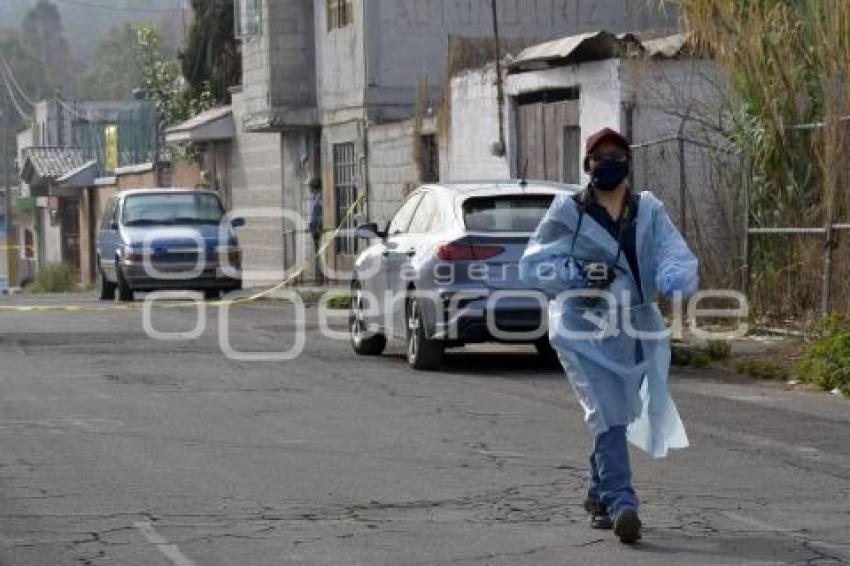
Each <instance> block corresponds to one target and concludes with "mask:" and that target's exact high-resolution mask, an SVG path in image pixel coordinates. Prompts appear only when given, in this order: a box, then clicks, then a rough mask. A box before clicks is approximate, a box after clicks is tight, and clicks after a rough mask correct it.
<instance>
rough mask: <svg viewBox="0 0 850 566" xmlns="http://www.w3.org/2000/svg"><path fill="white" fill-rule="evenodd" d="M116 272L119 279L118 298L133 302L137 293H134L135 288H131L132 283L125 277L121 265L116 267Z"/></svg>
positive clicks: (122, 300) (124, 301)
mask: <svg viewBox="0 0 850 566" xmlns="http://www.w3.org/2000/svg"><path fill="white" fill-rule="evenodd" d="M115 274H116V279H118V300H119V301H120V302H122V303H130V302H132V301H133V299H134V298H135V294H134V293H133V289H131V288H130V284H129V283H127V280H126V279H124V273H123V272H122V271H121V268H120V267H116V268H115Z"/></svg>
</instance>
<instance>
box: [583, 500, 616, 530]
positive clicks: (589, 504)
mask: <svg viewBox="0 0 850 566" xmlns="http://www.w3.org/2000/svg"><path fill="white" fill-rule="evenodd" d="M584 510H585V511H587V513H588V515H590V528H591V529H597V530H602V531H607V530H610V529H613V528H614V521H612V520H611V515H609V514H608V510H607V509H605V506H604V505H602V502H600V501H598V500H596V499H590V498H587V499H585V500H584Z"/></svg>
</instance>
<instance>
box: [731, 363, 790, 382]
mask: <svg viewBox="0 0 850 566" xmlns="http://www.w3.org/2000/svg"><path fill="white" fill-rule="evenodd" d="M735 369H736V370H737V371H738V373H742V374H744V375H748V376H750V377H755V378H758V379H777V380H787V379H788V378H790V377H791V372H790V371H789V370H788V368H786V367H785V366H781V365H779V364H777V363H774V362H766V361H763V360H747V361H744V362H738V363H737V364H735Z"/></svg>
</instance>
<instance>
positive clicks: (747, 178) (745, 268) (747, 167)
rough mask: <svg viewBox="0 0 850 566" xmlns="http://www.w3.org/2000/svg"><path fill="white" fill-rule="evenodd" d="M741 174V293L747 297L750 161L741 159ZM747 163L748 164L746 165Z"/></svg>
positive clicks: (750, 196) (748, 278)
mask: <svg viewBox="0 0 850 566" xmlns="http://www.w3.org/2000/svg"><path fill="white" fill-rule="evenodd" d="M742 161H743V162H744V163H742V166H741V172H742V173H743V174H744V175H745V177H744V242H743V243H744V249H743V251H742V256H743V260H744V264H743V265H742V266H741V292H742V293H744V294H745V295H747V294H748V293H749V290H750V199H751V198H752V194H751V190H752V182H753V165H752V161H749V160H747V159H746V158H742ZM747 162H748V163H747Z"/></svg>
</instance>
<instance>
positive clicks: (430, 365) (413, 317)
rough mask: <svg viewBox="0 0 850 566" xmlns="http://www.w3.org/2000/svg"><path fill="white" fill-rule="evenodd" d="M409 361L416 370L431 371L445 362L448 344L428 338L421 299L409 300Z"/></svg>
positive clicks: (412, 298)
mask: <svg viewBox="0 0 850 566" xmlns="http://www.w3.org/2000/svg"><path fill="white" fill-rule="evenodd" d="M406 319H407V363H408V364H409V365H410V367H411V368H413V369H415V370H422V371H431V370H435V369H438V368H439V367H440V365H441V364H442V363H443V356H444V354H445V352H446V345H445V344H444V343H443V342H441V341H440V340H431V339H430V338H428V335H427V330H426V328H425V324H424V321H423V319H422V306H421V305H420V303H419V299H417V298H416V297H411V298H410V299H409V300H408V301H407V317H406Z"/></svg>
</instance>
